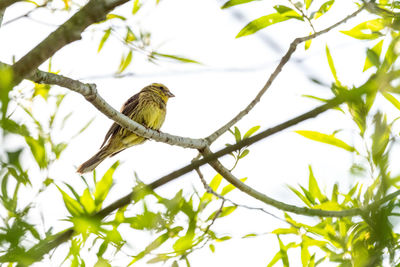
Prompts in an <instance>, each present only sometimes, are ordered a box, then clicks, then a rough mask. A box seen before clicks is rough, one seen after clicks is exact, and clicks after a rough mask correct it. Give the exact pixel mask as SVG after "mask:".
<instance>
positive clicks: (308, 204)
mask: <svg viewBox="0 0 400 267" xmlns="http://www.w3.org/2000/svg"><path fill="white" fill-rule="evenodd" d="M288 188H289V189H290V190H292V192H293V193H295V194H296V196H297V197H298V198H300V199H301V201H303V202H304V204H306V205H307V206H309V207H311V202H310V200H308V198H307V197H305V196H304V195H303V194H301V193H300V191H298V190H297V189H295V188H294V187H292V186H290V185H288Z"/></svg>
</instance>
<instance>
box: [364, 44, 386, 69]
mask: <svg viewBox="0 0 400 267" xmlns="http://www.w3.org/2000/svg"><path fill="white" fill-rule="evenodd" d="M382 45H383V39H382V40H381V41H379V42H378V43H377V44H376V45H374V47H372V49H368V51H367V58H366V59H365V63H364V69H363V71H366V70H367V69H369V68H371V67H372V66H374V65H375V66H377V67H378V66H379V65H380V62H379V57H380V55H381V52H382ZM377 63H378V64H377Z"/></svg>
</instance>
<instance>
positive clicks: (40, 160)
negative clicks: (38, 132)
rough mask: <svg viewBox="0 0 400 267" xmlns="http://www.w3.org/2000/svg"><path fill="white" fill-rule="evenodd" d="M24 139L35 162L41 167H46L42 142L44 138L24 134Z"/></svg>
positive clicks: (45, 156)
mask: <svg viewBox="0 0 400 267" xmlns="http://www.w3.org/2000/svg"><path fill="white" fill-rule="evenodd" d="M25 141H26V143H27V144H28V146H29V148H30V149H31V152H32V155H33V157H34V158H35V160H36V162H37V164H38V165H39V167H40V168H41V169H44V168H46V167H47V155H46V149H45V144H44V139H43V138H42V137H39V139H34V138H33V137H30V136H25Z"/></svg>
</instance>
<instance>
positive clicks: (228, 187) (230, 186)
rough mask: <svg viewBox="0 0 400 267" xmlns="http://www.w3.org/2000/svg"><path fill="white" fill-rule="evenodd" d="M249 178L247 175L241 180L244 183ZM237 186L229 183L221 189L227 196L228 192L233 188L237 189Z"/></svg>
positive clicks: (222, 194) (223, 194) (222, 193)
mask: <svg viewBox="0 0 400 267" xmlns="http://www.w3.org/2000/svg"><path fill="white" fill-rule="evenodd" d="M246 180H247V177H245V178H242V179H240V181H242V182H243V183H244V182H245V181H246ZM235 188H236V187H235V186H234V185H232V184H228V185H227V186H225V187H224V188H222V191H221V196H225V195H226V194H228V193H229V192H231V191H232V190H233V189H235Z"/></svg>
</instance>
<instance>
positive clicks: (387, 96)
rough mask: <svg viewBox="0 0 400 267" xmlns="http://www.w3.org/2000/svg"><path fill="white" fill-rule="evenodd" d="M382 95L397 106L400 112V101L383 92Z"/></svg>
mask: <svg viewBox="0 0 400 267" xmlns="http://www.w3.org/2000/svg"><path fill="white" fill-rule="evenodd" d="M381 94H382V95H383V96H384V97H385V98H386V99H387V100H388V101H389V102H390V103H392V105H393V106H395V107H396V108H397V109H398V110H400V101H399V100H397V98H395V97H394V96H393V95H391V94H389V93H387V92H385V91H382V92H381Z"/></svg>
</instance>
